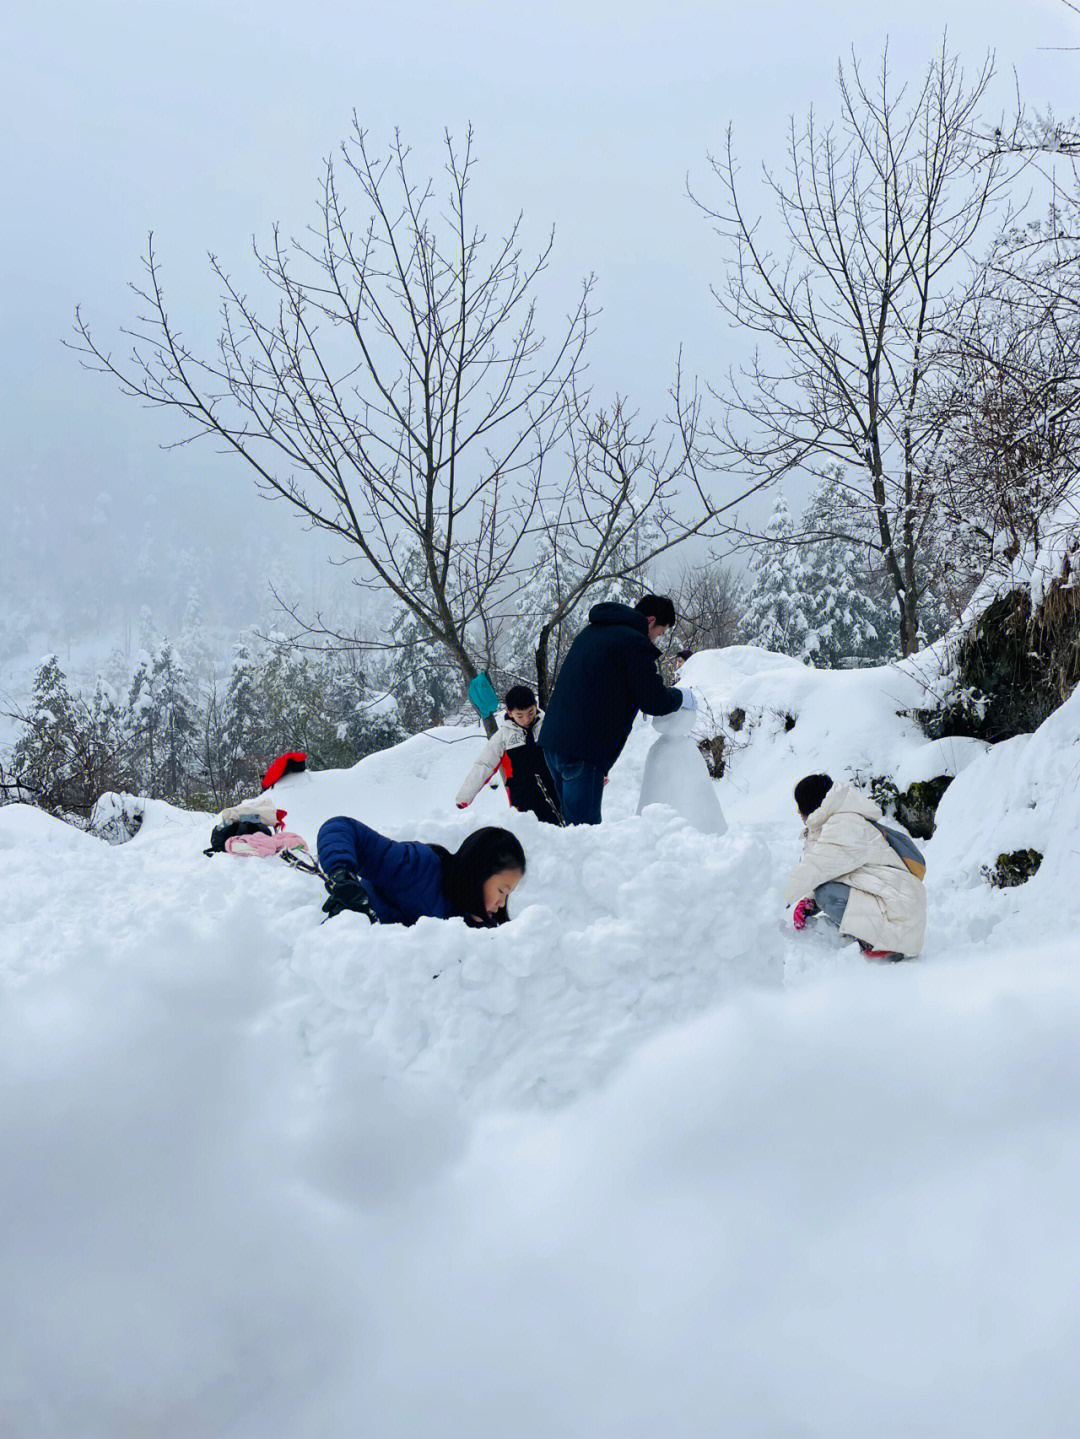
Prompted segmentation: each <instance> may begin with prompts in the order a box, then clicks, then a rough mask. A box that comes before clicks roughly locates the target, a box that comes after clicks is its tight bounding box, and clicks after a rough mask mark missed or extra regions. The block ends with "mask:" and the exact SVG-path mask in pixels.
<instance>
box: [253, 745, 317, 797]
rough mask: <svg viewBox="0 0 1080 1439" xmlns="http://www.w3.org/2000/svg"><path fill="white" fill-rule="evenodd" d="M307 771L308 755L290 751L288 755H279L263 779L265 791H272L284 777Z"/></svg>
mask: <svg viewBox="0 0 1080 1439" xmlns="http://www.w3.org/2000/svg"><path fill="white" fill-rule="evenodd" d="M301 769H307V755H306V754H301V753H300V751H299V750H290V751H289V752H288V754H279V755H278V757H277V759H276V760H274V761H273V763H272V764H271V765H270V768H269V769H268V770H267V771H266V773H265V774H264V775H263V777H262V787H263V789H271V788H272V787H273V786H274V785H276V784H277V782H278V780H279V779H281V777H282V775H286V774H292V772H293V771H294V770H301Z"/></svg>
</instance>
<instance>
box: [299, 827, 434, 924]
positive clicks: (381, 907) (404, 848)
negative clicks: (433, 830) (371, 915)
mask: <svg viewBox="0 0 1080 1439" xmlns="http://www.w3.org/2000/svg"><path fill="white" fill-rule="evenodd" d="M315 843H316V848H317V850H318V853H319V864H320V865H321V866H322V868H323V871H324V873H326V874H328V875H331V874H333V873H334V870H336V869H342V868H345V869H351V870H355V871H356V873H357V874H358V875H359V876H360V881H361V883H362V884H363V886H364V888H365V889H366V890H367V892H368V895H369V897H370V899H371V903H372V906H373V907H374V910H375V913H376V914H377V915H378V916H379V919H380V920H381V921H382V922H383V924H415V923H416V921H417V920H418V919H419V918H420V917H421V916H422V915H425V914H426V915H431V916H432V917H433V918H434V919H450V918H451V917H452V916H451V913H450V905H449V903H448V902H447V899H446V896H445V895H444V894H443V888H442V859H441V858H440V856H439V855H438V854H437V853H436V851H435V850H434V849H432V847H431V845H429V844H420V843H419V842H418V841H415V840H410V841H408V842H407V843H402V842H401V841H400V840H396V839H387V837H386V836H385V835H384V834H379V832H378V830H374V829H371V828H369V826H368V825H366V824H361V823H360V821H359V820H358V819H349V818H348V816H346V815H338V816H337V818H336V819H328V820H327V821H326V823H325V824H324V825H322V826H321V828H320V829H319V834H318V838H317V839H316V842H315Z"/></svg>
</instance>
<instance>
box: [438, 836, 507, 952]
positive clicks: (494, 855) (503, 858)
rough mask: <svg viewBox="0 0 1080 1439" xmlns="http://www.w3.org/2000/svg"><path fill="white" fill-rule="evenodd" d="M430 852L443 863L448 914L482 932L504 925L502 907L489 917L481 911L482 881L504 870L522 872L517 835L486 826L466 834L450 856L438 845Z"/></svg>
mask: <svg viewBox="0 0 1080 1439" xmlns="http://www.w3.org/2000/svg"><path fill="white" fill-rule="evenodd" d="M432 849H434V850H435V852H436V853H437V854H438V856H439V858H440V859H441V860H442V888H443V894H444V895H445V896H446V901H447V903H448V904H449V906H450V912H451V914H460V915H464V916H465V920H466V923H470V922H471V923H473V924H475V923H477V922H478V921H479V923H480V924H481V925H482V926H483V927H484V928H485V929H491V928H492V927H494V926H495V925H496V924H505V923H506V921H507V920H508V919H509V918H510V912H509V910H508V909H507V907H506V906H505V905H503V907H502V909H500V910H497V911H496V913H495V915H494V916H493V917H491V918H489V917H488V914H487V911H486V910H485V908H484V881H485V880H488V879H490V878H491V876H492V875H493V874H499V873H500V871H502V870H504V869H516V870H518V871H519V872H520V873H521V874H524V873H525V851H524V850H523V849H522V847H521V841H520V840H519V839H518V837H517V835H515V834H511V833H510V831H509V830H508V829H500V828H499V827H498V826H497V825H492V824H489V825H485V826H484V827H483V829H474V830H473V832H472V834H470V835H466V837H465V838H464V839H463V840H462V841H461V844H460V845H459V846H458V849H457V852H456V853H454V854H451V853H450V851H449V850H447V849H444V848H443V847H442V845H441V844H434V845H432Z"/></svg>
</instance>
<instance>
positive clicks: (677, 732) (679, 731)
mask: <svg viewBox="0 0 1080 1439" xmlns="http://www.w3.org/2000/svg"><path fill="white" fill-rule="evenodd" d="M696 719H697V715H696V714H695V712H694V711H693V710H676V711H675V713H674V714H669V715H656V716H655V718H654V719H653V729H655V730H658V731H659V733H660V734H662V735H667V736H668V738H669V739H688V738H689V737H690V735H692V734H693V733H694V721H695V720H696Z"/></svg>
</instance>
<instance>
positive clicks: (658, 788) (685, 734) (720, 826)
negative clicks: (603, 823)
mask: <svg viewBox="0 0 1080 1439" xmlns="http://www.w3.org/2000/svg"><path fill="white" fill-rule="evenodd" d="M696 718H697V716H696V714H695V712H694V711H693V710H686V709H683V710H676V711H675V713H674V714H669V715H657V717H656V718H655V719H654V720H653V728H654V729H655V730H656V731H657V737H656V739H655V740H654V741H653V746H652V749H650V751H649V753H648V754H647V755H646V756H645V773H644V775H643V776H642V780H641V798H640V800H639V801H638V807H637V812H638V814H640V813H641V811H642V810H643V809H644V808H645V806H646V805H647V804H667V805H670V806H671V808H672V809H673V810H675V811H676V812H677V813H679V814H681V815H682V817H683V819H685V820H686V822H687V823H688V824H691V825H693V827H694V828H695V829H697V830H700V831H701V833H702V834H725V833H726V832H727V820H726V819H725V818H724V812H723V810H722V809H721V808H720V801H719V799H718V798H717V796H716V786H715V785H714V784H713V782H712V780H711V779H710V777H709V771H708V768H707V767H706V764H705V761H704V759H703V758H702V756H701V751H700V750H699V749H698V747H697V745H696V744H695V743H694V741H693V738H692V735H693V730H694V721H695V720H696Z"/></svg>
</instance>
